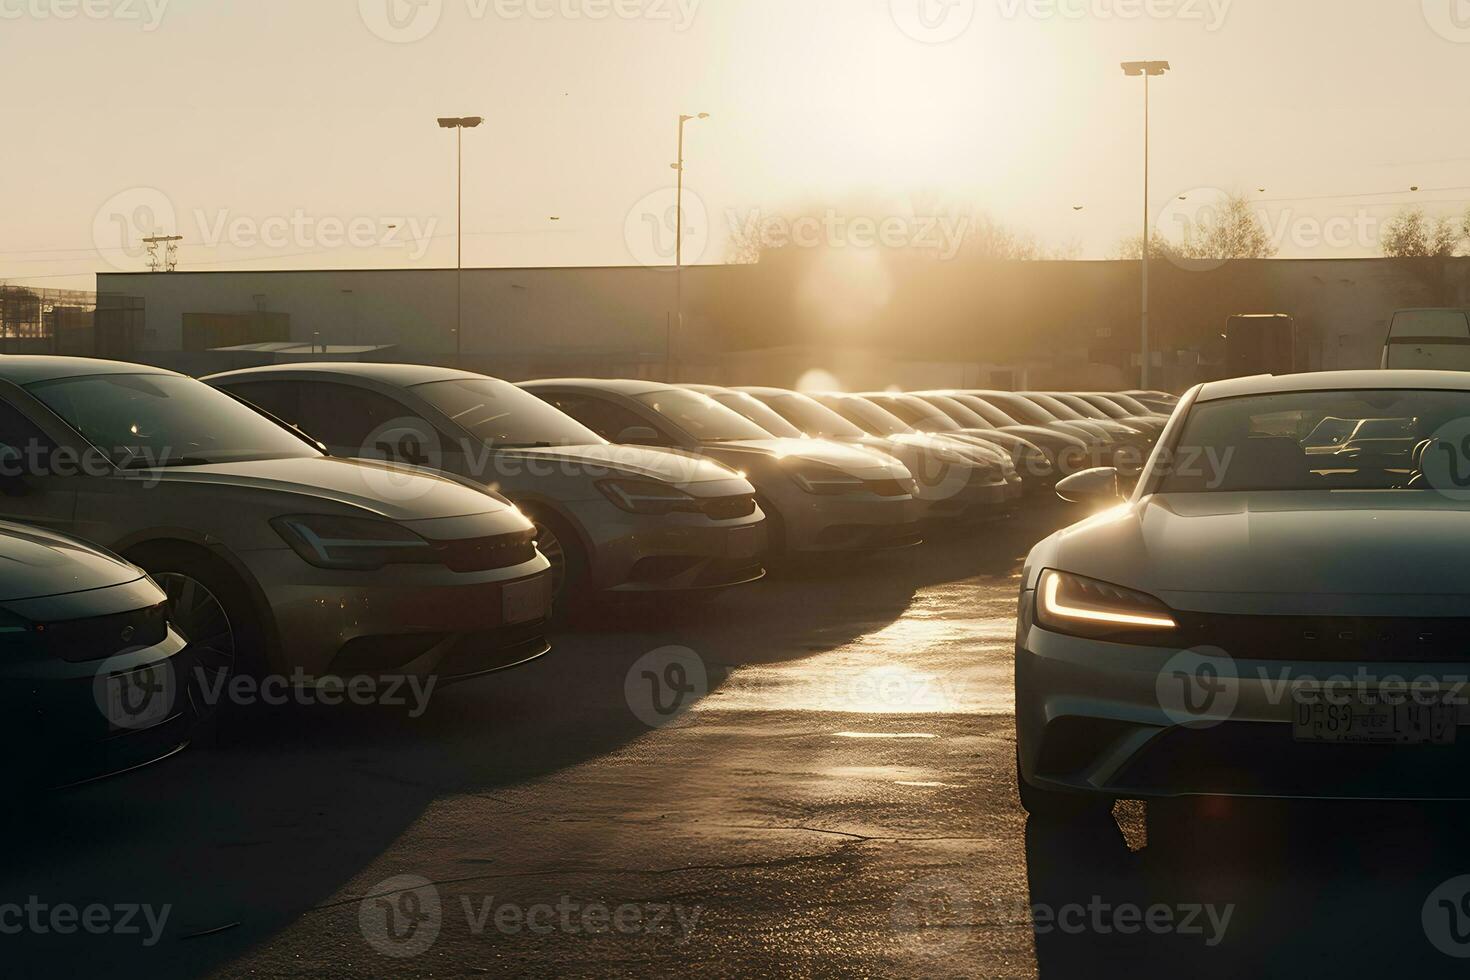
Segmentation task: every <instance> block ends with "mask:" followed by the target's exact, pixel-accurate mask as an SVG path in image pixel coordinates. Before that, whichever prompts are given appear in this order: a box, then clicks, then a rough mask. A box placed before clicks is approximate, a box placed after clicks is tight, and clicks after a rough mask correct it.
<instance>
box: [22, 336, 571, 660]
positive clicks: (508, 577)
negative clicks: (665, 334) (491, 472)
mask: <svg viewBox="0 0 1470 980" xmlns="http://www.w3.org/2000/svg"><path fill="white" fill-rule="evenodd" d="M0 519H4V520H10V521H18V522H24V523H27V524H33V525H39V526H43V527H47V528H51V529H53V530H57V531H62V532H64V533H69V534H75V535H78V536H80V537H82V538H85V539H87V540H90V541H95V542H98V543H100V544H102V545H103V546H104V547H107V548H109V549H110V550H112V551H114V552H116V553H118V554H120V555H122V556H123V557H125V558H127V559H128V560H129V561H132V562H133V563H135V564H137V565H139V566H141V567H142V568H144V569H146V570H147V571H148V572H149V574H151V575H152V576H153V578H154V579H155V580H156V581H157V582H158V584H159V585H160V586H161V587H162V588H163V590H164V592H165V593H166V595H167V597H168V601H169V609H170V615H171V617H172V619H173V621H174V622H175V623H176V624H177V625H178V627H179V629H180V631H181V632H182V633H183V634H184V635H185V636H187V637H189V639H190V640H191V642H192V643H193V644H194V645H195V646H196V647H197V648H200V650H199V655H200V656H201V657H208V658H214V659H217V660H219V661H222V662H228V663H230V664H231V665H232V666H231V668H230V669H232V670H235V671H238V672H242V673H277V674H284V675H287V676H294V675H297V674H300V675H302V676H303V677H304V681H305V682H306V683H313V682H315V683H320V682H321V681H323V680H324V679H326V678H329V677H333V678H338V679H340V678H342V677H348V676H359V675H382V674H387V673H391V674H395V675H405V674H408V675H429V674H433V675H437V676H439V677H442V678H445V679H454V678H461V677H466V676H473V675H476V674H481V673H485V672H488V671H491V670H496V669H501V668H505V667H508V666H513V665H515V664H519V663H523V662H525V661H527V660H531V659H534V658H536V657H539V656H541V655H542V654H543V653H545V652H546V651H547V649H548V646H547V643H546V639H545V621H546V616H547V612H548V608H549V598H550V595H549V593H550V590H549V585H550V576H549V572H548V570H549V567H550V566H549V563H548V562H547V561H546V559H545V558H543V557H542V556H541V555H539V554H537V552H536V548H535V543H534V542H535V529H534V528H533V527H532V526H531V523H530V522H529V521H527V520H526V519H525V517H523V516H522V515H521V514H520V513H518V512H517V511H516V510H515V508H514V507H513V506H511V505H510V504H509V503H508V502H507V501H505V500H504V499H503V498H499V497H496V496H493V495H490V494H487V493H483V492H480V491H476V490H473V489H470V488H469V487H465V486H463V485H461V484H459V483H456V482H454V481H452V480H448V479H444V478H440V477H434V476H429V475H425V474H423V473H420V472H416V471H414V470H412V469H409V468H407V467H402V466H395V465H393V464H388V463H374V462H365V461H358V460H347V459H332V458H329V457H328V456H326V454H325V453H324V452H323V451H322V450H321V448H320V447H319V446H317V445H315V444H313V443H312V442H311V441H310V440H308V439H307V438H306V437H305V436H303V435H301V434H300V433H299V432H297V431H296V430H294V429H291V428H289V427H288V426H286V425H284V424H282V423H280V422H277V421H275V420H272V419H270V418H268V417H266V416H265V415H263V414H262V413H260V412H259V411H256V410H255V409H252V408H250V407H248V406H246V405H245V404H244V403H242V402H240V401H239V400H237V399H235V398H233V397H231V396H230V395H227V394H225V393H224V392H222V391H218V390H216V389H214V388H211V387H210V386H209V385H206V384H203V383H202V382H199V381H195V380H194V379H192V378H186V377H184V376H183V375H179V374H174V373H172V372H170V371H164V370H161V369H158V368H152V367H145V366H142V365H138V364H122V363H117V362H112V361H98V360H90V359H87V358H72V357H29V356H10V357H4V358H0ZM334 683H335V682H334Z"/></svg>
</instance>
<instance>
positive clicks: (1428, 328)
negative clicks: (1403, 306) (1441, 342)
mask: <svg viewBox="0 0 1470 980" xmlns="http://www.w3.org/2000/svg"><path fill="white" fill-rule="evenodd" d="M1388 335H1389V336H1390V337H1391V338H1393V339H1394V340H1400V339H1404V338H1409V337H1415V338H1417V337H1453V338H1456V339H1458V340H1470V319H1467V317H1466V314H1465V312H1464V311H1463V310H1403V311H1400V312H1398V313H1395V314H1394V315H1393V324H1392V325H1391V326H1390V327H1389V329H1388Z"/></svg>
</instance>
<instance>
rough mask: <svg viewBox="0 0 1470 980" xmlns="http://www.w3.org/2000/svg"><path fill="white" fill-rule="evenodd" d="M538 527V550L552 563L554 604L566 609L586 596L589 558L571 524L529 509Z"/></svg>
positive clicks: (529, 513) (529, 514)
mask: <svg viewBox="0 0 1470 980" xmlns="http://www.w3.org/2000/svg"><path fill="white" fill-rule="evenodd" d="M525 513H526V516H527V517H528V518H530V520H531V523H532V524H534V525H535V526H536V547H537V549H538V550H539V551H540V552H541V554H543V555H545V556H546V560H547V561H549V562H551V603H552V607H553V608H554V609H562V608H565V607H566V606H567V605H569V604H570V603H572V602H575V601H576V600H577V599H578V598H580V597H581V596H582V593H583V590H584V589H585V588H586V584H587V565H588V563H587V554H586V550H585V549H584V548H583V547H582V539H581V538H580V537H578V536H577V532H576V531H574V530H573V529H572V527H571V525H570V524H568V523H567V522H566V521H564V520H562V519H561V518H560V517H558V516H556V515H555V514H551V513H548V512H546V511H542V510H539V509H534V510H533V509H527V510H526V512H525Z"/></svg>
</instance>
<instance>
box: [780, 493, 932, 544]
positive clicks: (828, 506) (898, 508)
mask: <svg viewBox="0 0 1470 980" xmlns="http://www.w3.org/2000/svg"><path fill="white" fill-rule="evenodd" d="M802 498H805V499H800V498H798V499H795V500H792V501H791V502H790V505H789V506H788V507H787V508H786V509H785V510H783V511H782V514H781V517H782V520H783V522H784V524H785V529H786V550H787V551H789V552H795V553H828V552H844V551H885V550H889V549H894V548H906V547H911V546H913V545H916V544H919V543H921V542H922V541H923V533H922V521H923V518H924V510H925V508H924V504H923V502H922V501H920V500H918V499H917V498H914V497H878V496H876V495H872V494H853V495H852V496H851V497H843V496H830V497H827V496H817V495H815V494H802ZM778 506H779V505H778Z"/></svg>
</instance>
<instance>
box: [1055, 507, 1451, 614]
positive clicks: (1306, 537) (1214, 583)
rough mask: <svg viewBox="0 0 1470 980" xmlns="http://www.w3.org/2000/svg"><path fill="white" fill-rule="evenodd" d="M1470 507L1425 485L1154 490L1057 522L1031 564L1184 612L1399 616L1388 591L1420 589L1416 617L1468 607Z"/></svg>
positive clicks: (1407, 593)
mask: <svg viewBox="0 0 1470 980" xmlns="http://www.w3.org/2000/svg"><path fill="white" fill-rule="evenodd" d="M1466 516H1467V515H1466V512H1465V509H1464V504H1463V503H1461V502H1458V501H1454V500H1450V499H1448V498H1446V497H1444V496H1442V495H1440V494H1437V493H1433V492H1430V491H1422V492H1421V491H1382V492H1375V491H1368V492H1361V491H1359V492H1353V491H1338V492H1333V491H1306V492H1299V493H1201V494H1156V495H1153V496H1150V497H1147V498H1144V499H1143V500H1142V501H1139V502H1135V503H1130V504H1126V505H1124V506H1122V507H1119V508H1116V509H1114V510H1111V511H1108V512H1106V513H1104V514H1101V515H1099V516H1097V517H1095V518H1093V519H1091V520H1089V521H1085V522H1083V523H1081V524H1078V525H1075V526H1073V527H1071V528H1068V529H1066V530H1064V531H1061V532H1059V533H1058V534H1057V535H1056V536H1055V538H1054V539H1053V544H1054V548H1052V549H1050V551H1049V553H1048V549H1045V548H1043V549H1039V551H1040V552H1041V554H1039V555H1038V556H1037V567H1035V568H1033V570H1032V571H1033V574H1034V573H1035V572H1039V571H1040V570H1041V569H1040V566H1042V565H1044V566H1046V567H1055V568H1059V569H1061V570H1063V571H1069V572H1075V573H1077V574H1079V575H1086V576H1088V577H1090V578H1096V579H1099V580H1102V581H1105V582H1111V583H1114V584H1117V585H1123V586H1127V587H1130V588H1135V589H1141V590H1143V591H1145V592H1149V593H1152V594H1153V595H1156V596H1158V597H1159V598H1161V599H1163V600H1164V601H1165V602H1167V603H1169V604H1170V605H1172V606H1174V607H1175V608H1177V609H1184V610H1196V611H1240V612H1255V613H1259V614H1262V615H1290V614H1293V613H1298V614H1308V613H1318V612H1320V613H1328V612H1340V613H1341V614H1356V615H1394V614H1407V613H1404V612H1403V606H1402V605H1401V604H1396V603H1394V602H1392V601H1388V600H1391V599H1392V598H1393V597H1413V598H1415V599H1416V600H1421V599H1422V600H1423V601H1421V602H1418V603H1417V605H1418V607H1419V610H1420V611H1419V612H1417V613H1416V614H1418V615H1464V612H1463V610H1464V606H1465V602H1466V597H1467V596H1470V561H1466V556H1465V544H1464V528H1465V523H1466ZM1223 596H1236V597H1240V598H1241V599H1243V600H1244V601H1243V604H1240V605H1239V608H1238V609H1236V608H1233V607H1234V606H1235V605H1236V604H1235V603H1231V602H1225V603H1223V604H1222V603H1221V602H1220V601H1219V600H1220V597H1223ZM1375 598H1377V599H1379V600H1384V602H1386V604H1384V603H1379V604H1377V605H1375V603H1374V601H1373V600H1374V599H1375ZM1378 605H1381V606H1382V609H1383V611H1380V612H1374V609H1375V608H1377V606H1378ZM1437 607H1443V608H1444V609H1447V610H1450V609H1458V612H1448V611H1447V612H1442V613H1435V612H1433V611H1430V610H1432V609H1433V608H1437Z"/></svg>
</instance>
